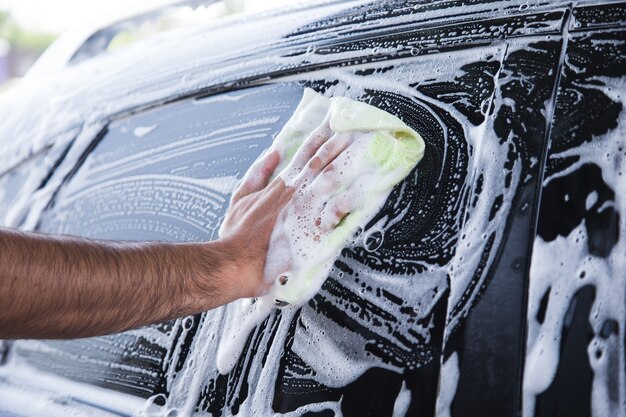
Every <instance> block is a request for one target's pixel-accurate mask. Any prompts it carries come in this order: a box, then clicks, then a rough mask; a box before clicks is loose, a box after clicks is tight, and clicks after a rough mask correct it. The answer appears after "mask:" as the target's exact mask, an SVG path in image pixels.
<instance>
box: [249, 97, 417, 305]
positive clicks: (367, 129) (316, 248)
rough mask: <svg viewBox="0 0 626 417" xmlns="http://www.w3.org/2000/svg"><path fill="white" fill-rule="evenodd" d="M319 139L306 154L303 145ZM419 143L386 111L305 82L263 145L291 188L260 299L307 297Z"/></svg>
mask: <svg viewBox="0 0 626 417" xmlns="http://www.w3.org/2000/svg"><path fill="white" fill-rule="evenodd" d="M320 144H321V146H320ZM318 146H319V150H318V151H317V153H316V154H315V156H314V157H312V158H311V156H312V155H310V152H308V150H307V147H309V148H312V149H317V148H318ZM424 147H425V146H424V141H423V140H422V137H421V136H420V135H419V134H418V133H417V132H415V131H414V130H413V129H411V128H410V127H408V126H407V125H406V124H405V123H404V122H402V120H400V119H399V118H397V117H396V116H393V115H392V114H390V113H387V112H385V111H383V110H380V109H378V108H376V107H374V106H371V105H369V104H366V103H361V102H358V101H354V100H350V99H348V98H345V97H333V98H330V99H329V98H325V97H324V96H322V95H320V94H317V93H316V92H314V91H313V90H311V89H306V90H305V91H304V95H303V97H302V101H301V102H300V104H299V105H298V107H297V108H296V111H295V112H294V115H293V116H292V117H291V118H290V119H289V121H288V122H287V123H286V124H285V126H284V127H283V129H282V130H281V131H280V133H279V134H278V135H277V136H276V138H275V140H274V143H273V144H272V146H271V148H270V149H268V153H271V152H275V151H277V152H278V154H279V155H280V159H281V162H280V164H279V166H278V167H277V169H276V171H275V172H276V173H277V175H278V176H280V177H282V179H283V180H284V181H285V183H286V184H287V185H288V186H291V187H293V188H295V189H296V192H295V195H294V198H293V199H292V201H291V202H290V203H289V204H288V205H287V206H286V207H285V209H283V211H282V212H281V214H280V215H279V217H278V219H277V220H276V224H275V226H274V230H273V233H272V237H271V240H270V246H269V251H268V254H267V259H266V266H265V280H266V282H267V283H268V284H272V283H273V284H274V285H273V286H272V289H271V290H270V293H269V294H268V295H267V296H266V298H268V297H269V298H270V299H273V300H274V302H275V303H276V304H277V305H285V304H287V303H288V304H300V303H303V302H305V301H306V300H308V299H309V298H310V297H311V296H313V294H315V292H317V291H318V290H319V288H320V287H321V285H322V283H323V282H324V279H325V278H326V277H327V276H328V271H329V270H330V268H331V267H332V264H333V262H334V260H335V258H336V257H337V255H338V254H339V251H340V250H341V249H342V248H343V247H344V246H345V244H346V243H347V242H348V241H349V240H350V238H351V237H352V236H353V235H354V234H355V233H357V232H358V230H359V229H360V228H361V229H362V228H363V227H364V226H365V224H366V223H367V222H368V221H369V220H370V219H371V218H372V217H373V216H374V215H375V214H376V213H377V212H378V211H379V210H380V208H381V207H382V205H383V204H384V203H385V200H386V199H387V197H388V196H389V193H390V192H391V190H392V189H393V187H394V186H395V185H396V184H398V183H399V182H400V181H402V179H404V178H405V177H406V176H407V175H408V174H409V173H410V172H411V171H412V169H413V168H414V167H415V166H416V165H417V163H418V162H419V161H420V160H421V159H422V157H423V155H424ZM299 150H300V151H299ZM298 151H299V152H298ZM303 158H306V159H309V158H311V160H310V161H309V162H308V167H309V168H310V169H307V170H300V169H299V167H301V166H303V165H304V161H301V160H300V159H303ZM262 159H263V158H261V159H260V161H262ZM260 161H259V162H258V163H260ZM316 167H325V168H323V170H321V168H320V169H316ZM253 172H255V170H254V167H253V168H252V169H250V171H249V172H248V174H246V177H244V182H245V181H246V180H247V179H248V178H247V177H248V176H249V175H251V173H253Z"/></svg>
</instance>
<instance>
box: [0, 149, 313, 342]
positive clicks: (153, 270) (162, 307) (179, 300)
mask: <svg viewBox="0 0 626 417" xmlns="http://www.w3.org/2000/svg"><path fill="white" fill-rule="evenodd" d="M317 148H319V145H315V146H310V145H309V146H308V147H303V150H302V153H304V155H305V156H306V158H305V159H307V160H310V159H311V158H313V156H314V155H315V152H316V151H317ZM313 159H315V158H313ZM278 163H279V156H278V154H277V153H269V154H267V155H266V156H265V157H264V158H263V159H262V160H261V161H259V162H257V163H256V164H255V166H254V167H253V168H251V169H252V170H253V174H254V175H251V176H249V180H247V181H246V182H244V183H243V184H241V185H240V187H239V188H238V189H237V190H236V191H235V193H234V194H233V198H232V200H231V205H230V208H229V211H228V214H227V216H226V220H225V227H224V229H223V230H222V232H223V233H222V235H223V236H222V238H220V239H219V240H218V241H215V242H209V243H163V242H152V243H129V242H111V241H97V240H89V239H82V238H76V237H69V236H50V235H44V234H36V233H23V232H18V231H11V230H6V229H0V306H2V307H1V308H2V311H1V312H0V339H13V338H54V339H57V338H75V337H87V336H94V335H101V334H108V333H115V332H120V331H123V330H127V329H130V328H133V327H138V326H142V325H146V324H150V323H155V322H159V321H163V320H167V319H173V318H177V317H182V316H185V315H189V314H195V313H199V312H202V311H206V310H209V309H212V308H214V307H217V306H220V305H223V304H226V303H229V302H231V301H233V300H236V299H238V298H242V297H253V296H256V295H260V294H262V293H264V292H265V291H267V289H268V288H267V284H266V283H265V281H264V279H263V269H264V265H265V256H266V253H267V249H268V245H269V239H270V236H271V233H272V229H273V226H274V222H275V220H276V217H277V216H278V214H279V212H280V211H281V209H282V208H283V207H284V206H285V204H286V203H287V202H288V201H289V200H290V198H291V195H292V194H293V189H292V188H290V187H287V186H286V185H285V182H284V181H283V180H282V179H281V178H276V179H274V180H273V181H272V182H271V183H269V184H268V181H269V179H270V177H271V176H272V174H273V172H274V170H275V168H276V166H277V165H278ZM301 169H302V170H304V171H306V170H308V169H310V168H309V167H308V164H306V166H302V167H301Z"/></svg>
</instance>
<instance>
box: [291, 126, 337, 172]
mask: <svg viewBox="0 0 626 417" xmlns="http://www.w3.org/2000/svg"><path fill="white" fill-rule="evenodd" d="M331 133H332V131H331V129H330V126H329V125H328V122H326V123H324V124H322V125H321V126H320V127H318V128H317V129H315V130H314V131H313V133H311V134H310V135H309V137H308V138H307V139H306V140H305V141H304V143H303V144H302V145H301V146H300V147H299V148H298V151H297V152H296V154H295V155H294V157H293V159H292V160H291V162H290V163H289V166H288V167H287V169H286V170H285V173H284V176H285V181H286V182H287V183H290V182H291V181H292V180H293V179H295V178H296V177H297V175H298V174H299V173H300V172H301V171H302V169H303V168H304V167H305V166H306V164H307V163H308V162H309V161H310V160H311V158H313V156H314V155H315V153H316V152H317V150H318V149H319V148H320V147H321V146H322V145H323V144H324V143H326V141H327V140H328V139H329V138H330V136H331Z"/></svg>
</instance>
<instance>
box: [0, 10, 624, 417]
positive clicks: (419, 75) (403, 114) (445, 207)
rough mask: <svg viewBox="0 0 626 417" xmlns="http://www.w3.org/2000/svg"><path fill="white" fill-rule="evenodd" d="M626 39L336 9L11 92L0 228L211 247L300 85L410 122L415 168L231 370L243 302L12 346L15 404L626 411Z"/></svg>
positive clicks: (612, 32) (549, 26)
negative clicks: (226, 341)
mask: <svg viewBox="0 0 626 417" xmlns="http://www.w3.org/2000/svg"><path fill="white" fill-rule="evenodd" d="M625 21H626V3H624V2H618V1H615V2H601V3H599V2H591V1H579V2H561V1H556V2H541V1H510V2H503V1H486V0H484V1H480V0H476V1H470V2H465V3H464V2H456V1H438V2H424V1H411V2H398V1H385V2H364V1H348V2H339V1H326V2H322V3H321V4H309V5H301V6H297V7H292V8H289V9H285V10H281V11H275V12H271V13H265V14H261V15H257V16H255V17H246V18H237V17H235V18H230V19H226V20H224V21H222V22H220V23H216V24H211V25H207V26H206V27H202V28H199V29H193V30H188V31H184V30H183V31H176V32H174V33H169V34H163V35H162V36H158V37H155V38H153V39H148V40H145V41H142V42H140V43H137V44H133V45H130V46H128V47H127V48H125V49H122V50H119V51H116V52H115V53H110V54H106V53H105V54H99V55H97V56H93V57H87V58H85V57H81V60H80V62H72V61H71V60H70V62H69V63H68V65H67V66H66V67H65V68H63V69H62V70H59V71H56V72H54V73H53V74H49V76H40V77H37V78H34V79H32V80H31V81H30V82H29V83H28V84H25V85H22V86H19V87H16V88H14V89H12V90H10V91H9V92H8V93H6V94H5V95H4V96H3V97H2V99H1V101H0V114H2V116H3V117H2V121H1V122H0V224H2V225H4V226H7V227H17V228H21V229H24V230H37V231H41V232H46V233H65V234H73V235H80V236H86V237H91V238H100V239H121V240H162V241H206V240H212V239H216V238H217V230H218V227H219V224H220V222H221V220H222V219H223V217H224V214H225V212H226V209H227V205H228V199H229V195H230V193H231V192H232V190H233V188H234V187H235V185H236V184H237V182H238V181H239V180H240V179H241V178H242V176H243V175H244V174H245V172H246V170H247V168H248V167H249V166H250V165H251V164H252V162H253V161H254V160H255V159H256V158H257V157H258V155H260V153H261V152H262V151H263V150H264V149H266V148H267V147H268V146H269V145H270V144H271V141H272V138H273V137H274V136H275V135H276V134H277V132H278V131H280V128H281V127H282V125H284V123H285V122H286V120H287V119H288V118H289V117H290V115H291V113H292V112H293V110H294V109H295V106H296V105H297V103H298V101H299V99H300V97H301V94H302V91H303V89H304V88H305V87H311V88H313V89H315V90H316V91H319V92H321V93H323V94H325V95H327V96H333V95H342V96H347V97H350V98H354V99H358V100H362V101H365V102H368V103H370V104H373V105H375V106H377V107H380V108H382V109H385V110H387V111H389V112H391V113H393V114H396V115H397V116H398V117H400V118H401V119H402V120H404V121H405V123H407V124H408V125H410V126H411V127H412V128H413V129H415V130H416V131H417V132H419V133H420V134H421V135H422V137H423V138H424V140H425V142H426V153H425V156H424V159H423V161H422V162H421V163H420V164H419V165H418V167H417V168H416V169H415V170H414V171H413V172H412V173H411V175H409V177H408V178H407V179H406V180H405V181H404V182H403V183H401V184H400V185H398V186H397V187H396V188H395V189H394V191H393V192H392V194H391V196H390V197H389V200H388V201H387V203H386V205H385V206H384V207H383V209H382V210H381V212H380V213H379V214H378V215H376V216H375V218H374V219H373V220H372V221H371V222H370V223H369V224H368V226H367V227H366V228H365V229H364V230H362V231H360V233H359V234H358V235H357V236H356V237H355V239H354V241H353V242H351V243H350V244H348V245H347V246H346V248H344V250H343V251H342V252H341V254H340V255H339V257H338V259H337V261H336V263H335V266H334V268H333V270H332V271H331V273H330V275H329V278H328V279H327V280H326V282H325V283H324V285H323V287H322V289H321V290H320V292H319V293H318V294H316V295H315V296H314V297H313V298H312V299H311V300H310V301H309V302H308V303H307V304H305V305H304V306H302V307H301V308H296V307H287V308H284V309H277V310H276V311H275V312H274V313H273V314H272V315H271V316H270V317H268V318H267V320H265V321H264V322H263V323H262V324H261V325H260V326H258V327H256V328H255V329H254V330H253V331H252V332H251V333H250V335H249V337H248V338H247V340H246V342H245V345H244V346H243V353H242V354H241V356H240V358H239V360H238V362H237V364H236V365H235V367H234V368H233V370H232V371H231V372H230V373H228V374H227V375H222V374H219V372H218V371H217V369H216V366H215V357H216V354H217V349H218V347H219V345H220V341H221V339H223V338H226V337H229V335H230V332H232V329H233V326H235V327H236V322H237V317H238V314H240V311H239V304H238V303H239V302H235V303H233V304H231V305H229V306H226V307H222V308H219V309H216V310H213V311H210V312H207V313H204V314H201V315H198V316H194V317H187V318H182V319H179V320H176V321H173V322H169V323H162V324H157V325H154V326H149V327H146V328H142V329H138V330H133V331H129V332H125V333H121V334H116V335H110V336H104V337H97V338H89V339H82V340H73V341H7V342H5V343H3V348H2V352H3V353H2V355H1V356H2V361H1V363H2V365H1V366H0V409H4V410H7V411H6V412H10V413H13V414H15V415H25V416H30V415H69V414H70V413H73V414H74V415H103V416H105V415H106V416H111V415H113V416H117V415H179V416H182V415H191V414H198V415H213V416H227V415H243V416H247V415H274V414H278V415H283V414H284V415H288V416H295V415H298V416H299V415H303V416H335V415H337V416H339V415H343V416H346V417H348V416H364V415H371V416H403V415H407V416H408V415H411V416H413V415H438V416H446V415H452V416H518V415H522V414H523V415H524V416H531V415H534V416H553V415H563V416H565V415H569V416H591V415H593V416H609V415H611V416H613V415H622V416H623V415H624V414H625V413H626V382H625V378H626V377H625V375H626V355H625V353H626V351H625V348H624V345H625V339H624V337H625V336H624V335H625V333H624V325H625V322H626V313H625V307H624V306H625V297H626V284H625V283H626V273H625V272H624V271H626V250H625V248H624V245H625V244H626V243H625V242H624V239H625V237H626V226H625V223H624V221H625V215H626V185H625V184H626V183H625V180H624V175H623V172H624V168H625V167H626V150H625V144H624V133H625V126H626V116H625V114H626V113H625V111H624V100H626V95H625V93H626V89H625V82H626V47H625V45H626V28H625V27H624V25H625ZM233 323H235V324H233ZM229 326H230V327H229ZM11 415H12V414H11Z"/></svg>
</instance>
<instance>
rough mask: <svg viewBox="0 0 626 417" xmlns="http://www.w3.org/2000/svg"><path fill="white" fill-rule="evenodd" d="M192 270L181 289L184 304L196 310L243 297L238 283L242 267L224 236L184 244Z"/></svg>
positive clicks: (207, 308) (203, 309)
mask: <svg viewBox="0 0 626 417" xmlns="http://www.w3.org/2000/svg"><path fill="white" fill-rule="evenodd" d="M184 246H185V248H184V250H185V256H184V259H185V262H186V263H187V265H188V270H189V274H188V276H187V277H186V279H185V280H184V281H185V285H184V287H185V288H184V289H183V290H182V299H183V300H182V304H183V305H187V306H189V309H190V310H191V312H189V313H188V314H196V313H200V312H203V311H207V310H210V309H213V308H216V307H219V306H221V305H224V304H228V303H230V302H232V301H234V300H236V299H238V298H240V297H241V295H240V294H239V290H240V288H239V287H238V285H237V281H238V277H239V276H240V275H241V271H240V270H239V268H238V266H237V262H236V261H235V259H236V258H235V256H234V254H233V251H232V249H231V245H230V244H229V243H228V242H224V241H221V240H218V241H213V242H208V243H193V244H186V245H184Z"/></svg>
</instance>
